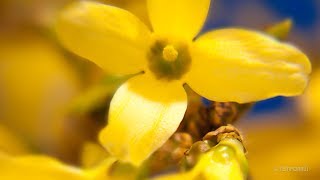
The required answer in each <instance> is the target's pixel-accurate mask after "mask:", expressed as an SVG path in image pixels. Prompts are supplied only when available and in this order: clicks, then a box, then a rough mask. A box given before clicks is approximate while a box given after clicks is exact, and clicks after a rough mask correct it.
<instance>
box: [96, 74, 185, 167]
mask: <svg viewBox="0 0 320 180" xmlns="http://www.w3.org/2000/svg"><path fill="white" fill-rule="evenodd" d="M186 108H187V96H186V93H185V90H184V88H183V86H182V84H181V83H180V82H166V81H159V80H156V79H154V78H153V77H151V75H150V74H144V75H139V76H137V77H134V78H132V79H130V80H129V81H128V82H127V83H125V84H123V85H122V86H121V87H120V88H119V89H118V90H117V92H116V94H115V95H114V97H113V99H112V101H111V105H110V111H109V120H108V125H107V127H106V128H105V129H103V130H102V131H101V133H100V142H101V144H102V145H104V146H105V147H106V148H107V150H108V151H109V152H110V153H111V154H112V155H114V156H116V157H117V158H119V159H120V160H122V161H127V162H131V163H133V164H134V165H136V166H138V165H139V164H140V163H141V162H142V161H143V160H145V159H146V158H147V157H148V156H149V155H150V154H151V153H153V152H154V151H155V150H156V149H157V148H159V147H160V146H161V145H162V144H163V143H165V141H167V140H168V139H169V137H170V136H171V135H172V134H173V133H174V132H175V131H176V129H177V128H178V126H179V124H180V122H181V120H182V118H183V116H184V113H185V111H186Z"/></svg>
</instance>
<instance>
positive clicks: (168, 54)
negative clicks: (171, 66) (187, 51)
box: [162, 45, 179, 62]
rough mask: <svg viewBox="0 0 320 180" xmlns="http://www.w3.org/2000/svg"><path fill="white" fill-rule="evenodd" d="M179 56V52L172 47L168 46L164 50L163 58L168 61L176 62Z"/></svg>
mask: <svg viewBox="0 0 320 180" xmlns="http://www.w3.org/2000/svg"><path fill="white" fill-rule="evenodd" d="M178 55H179V53H178V51H177V50H176V49H175V48H174V47H173V46H172V45H167V46H166V47H164V48H163V51H162V57H163V59H164V60H166V61H170V62H171V61H175V60H176V59H177V58H178Z"/></svg>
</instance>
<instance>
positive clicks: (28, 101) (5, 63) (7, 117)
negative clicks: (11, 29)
mask: <svg viewBox="0 0 320 180" xmlns="http://www.w3.org/2000/svg"><path fill="white" fill-rule="evenodd" d="M0 87H1V89H0V99H1V101H0V117H1V119H0V123H1V124H3V125H6V126H7V127H8V128H9V129H10V130H11V131H13V132H14V133H15V134H16V135H17V136H19V137H23V140H24V141H25V142H26V143H28V145H30V146H31V147H32V148H33V149H34V150H35V151H41V152H45V153H49V154H54V155H57V156H58V157H60V158H64V159H68V160H74V159H75V157H74V156H72V155H74V152H75V150H76V149H77V146H78V144H79V139H80V137H79V136H78V134H80V133H78V134H77V136H73V135H72V133H73V131H74V130H75V128H76V127H70V124H71V119H70V118H68V117H67V115H66V114H67V107H68V103H69V102H70V101H71V99H72V98H74V97H75V95H77V93H78V92H79V89H80V82H79V79H78V78H77V76H76V72H75V69H73V67H72V66H71V65H70V64H68V62H67V60H66V58H65V57H64V56H63V54H62V53H60V51H59V50H57V48H56V47H55V46H54V45H53V44H51V43H50V41H48V39H46V38H44V37H42V36H41V35H37V34H36V33H31V32H21V33H20V32H19V33H18V32H15V33H6V34H1V37H0Z"/></svg>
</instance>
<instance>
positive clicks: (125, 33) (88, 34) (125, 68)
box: [56, 2, 150, 74]
mask: <svg viewBox="0 0 320 180" xmlns="http://www.w3.org/2000/svg"><path fill="white" fill-rule="evenodd" d="M56 29H57V33H58V36H59V38H60V40H61V42H62V43H63V44H64V46H65V47H67V48H68V49H69V50H71V51H73V52H75V53H76V54H78V55H80V56H82V57H84V58H87V59H89V60H91V61H93V62H94V63H96V64H97V65H99V66H100V67H102V68H103V69H105V70H106V71H107V72H111V73H119V74H124V73H125V74H131V73H137V72H139V71H142V70H143V69H142V68H143V65H144V64H145V63H146V52H147V47H148V45H149V44H148V42H149V38H150V32H149V30H148V28H147V27H146V26H145V25H144V24H143V23H142V22H140V20H139V19H138V18H136V17H135V16H134V15H132V14H131V13H129V12H128V11H125V10H122V9H119V8H117V7H114V6H108V5H103V4H100V3H95V2H78V3H74V4H72V5H71V6H70V7H68V8H67V9H66V10H64V11H63V12H62V13H61V16H60V17H59V18H58V21H57V24H56Z"/></svg>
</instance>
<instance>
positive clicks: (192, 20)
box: [56, 0, 311, 165]
mask: <svg viewBox="0 0 320 180" xmlns="http://www.w3.org/2000/svg"><path fill="white" fill-rule="evenodd" d="M209 6H210V0H148V1H147V7H148V12H149V17H150V20H151V24H152V27H153V30H150V29H148V27H147V26H146V25H144V24H143V23H142V22H141V21H140V20H139V19H138V18H137V17H135V16H134V15H133V14H131V13H130V12H128V11H126V10H123V9H120V8H117V7H114V6H108V5H103V4H100V3H95V2H86V1H84V2H79V3H75V4H72V5H71V6H69V7H68V8H67V9H65V10H64V11H63V12H62V13H61V15H60V16H59V19H58V20H57V24H56V30H57V34H58V36H59V38H60V40H61V42H62V43H63V45H64V46H65V47H66V48H68V49H70V50H71V51H73V52H75V53H77V54H78V55H80V56H82V57H84V58H86V59H89V60H91V61H93V62H94V63H96V64H97V65H99V66H100V67H101V68H103V69H104V70H105V71H107V72H110V73H115V74H134V73H139V72H143V73H139V74H137V75H136V76H134V77H133V78H131V79H129V80H128V81H127V82H126V83H124V84H123V85H122V86H121V87H120V88H119V89H118V90H117V92H116V93H115V95H114V97H113V99H112V102H111V105H110V112H109V121H108V126H107V127H106V128H105V129H103V130H102V132H101V133H100V141H101V143H102V144H103V145H104V147H105V148H107V150H108V151H109V152H110V153H111V154H112V155H114V156H116V157H117V158H119V159H120V160H122V161H128V162H131V163H133V164H135V165H139V164H140V163H141V162H142V161H143V160H144V159H146V158H147V157H148V156H149V155H150V154H151V153H152V152H154V151H155V150H156V149H157V148H159V147H160V146H161V145H162V144H163V143H164V142H165V141H166V140H167V139H168V138H169V137H170V136H171V135H172V134H173V132H175V130H176V129H177V127H178V125H179V123H180V122H181V120H182V118H183V116H184V113H185V111H186V108H187V96H186V92H185V90H184V88H183V86H182V85H183V84H184V83H187V84H188V85H189V86H190V87H191V88H192V89H193V90H194V91H196V92H197V93H198V94H200V95H202V96H204V97H206V98H208V99H210V100H213V101H220V102H222V101H236V102H239V103H245V102H251V101H258V100H262V99H266V98H270V97H274V96H277V95H284V96H294V95H299V94H300V93H301V92H302V91H303V90H304V88H305V86H306V84H307V81H308V75H309V73H310V72H311V65H310V62H309V60H308V58H307V57H306V56H305V55H304V54H303V53H302V52H301V51H299V50H298V49H297V48H295V47H293V46H291V45H289V44H285V43H281V42H278V41H276V40H275V39H273V38H272V37H269V36H267V35H264V34H262V33H259V32H255V31H249V30H245V29H237V28H228V29H220V30H214V31H210V32H208V33H206V34H204V35H202V36H200V37H199V38H196V39H195V40H194V37H196V35H197V34H198V33H199V31H200V29H201V28H202V26H203V24H204V22H205V19H206V16H207V13H208V10H209Z"/></svg>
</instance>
